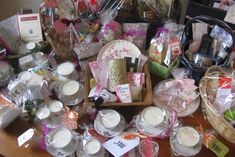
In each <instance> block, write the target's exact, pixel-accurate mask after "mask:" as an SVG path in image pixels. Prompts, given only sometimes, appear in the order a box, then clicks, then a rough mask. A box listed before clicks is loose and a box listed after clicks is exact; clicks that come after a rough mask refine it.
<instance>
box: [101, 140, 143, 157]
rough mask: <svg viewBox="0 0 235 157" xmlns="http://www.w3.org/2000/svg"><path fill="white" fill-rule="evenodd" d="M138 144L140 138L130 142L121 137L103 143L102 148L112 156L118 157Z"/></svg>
mask: <svg viewBox="0 0 235 157" xmlns="http://www.w3.org/2000/svg"><path fill="white" fill-rule="evenodd" d="M139 143H140V138H139V137H136V138H135V139H132V140H125V139H123V138H122V137H121V136H116V137H114V138H112V139H111V140H109V141H107V142H105V143H104V144H103V146H104V147H105V149H107V150H108V151H109V152H110V153H111V154H112V155H113V156H115V157H120V156H122V155H124V154H126V153H127V152H129V151H130V150H132V149H133V148H135V147H136V146H138V145H139Z"/></svg>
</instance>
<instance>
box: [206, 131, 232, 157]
mask: <svg viewBox="0 0 235 157" xmlns="http://www.w3.org/2000/svg"><path fill="white" fill-rule="evenodd" d="M210 136H211V140H210V141H209V143H208V148H209V149H210V150H212V151H213V152H214V153H215V154H216V155H217V156H218V157H224V156H225V155H226V154H227V153H228V152H229V148H228V147H227V146H226V145H224V144H223V143H222V142H220V141H219V140H218V139H217V138H216V137H214V136H213V135H210Z"/></svg>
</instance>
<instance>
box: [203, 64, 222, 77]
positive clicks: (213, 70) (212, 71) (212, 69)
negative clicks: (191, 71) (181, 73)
mask: <svg viewBox="0 0 235 157" xmlns="http://www.w3.org/2000/svg"><path fill="white" fill-rule="evenodd" d="M216 74H221V75H225V74H226V72H225V71H224V70H223V68H221V67H220V66H212V67H209V68H208V69H207V71H206V73H205V76H215V75H216Z"/></svg>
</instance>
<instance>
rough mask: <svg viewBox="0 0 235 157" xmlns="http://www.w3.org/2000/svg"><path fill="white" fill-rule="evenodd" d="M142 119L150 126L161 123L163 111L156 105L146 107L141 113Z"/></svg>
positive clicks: (163, 115) (163, 116)
mask: <svg viewBox="0 0 235 157" xmlns="http://www.w3.org/2000/svg"><path fill="white" fill-rule="evenodd" d="M141 116H142V118H143V120H144V121H145V122H146V123H147V124H148V125H150V126H152V127H155V126H157V125H159V124H161V123H162V122H163V120H164V118H165V112H164V111H163V110H162V109H160V108H158V107H148V108H146V109H144V111H143V112H142V114H141Z"/></svg>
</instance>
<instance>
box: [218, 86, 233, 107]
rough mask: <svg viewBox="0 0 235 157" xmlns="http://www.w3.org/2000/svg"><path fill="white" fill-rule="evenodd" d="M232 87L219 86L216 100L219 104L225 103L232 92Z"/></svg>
mask: <svg viewBox="0 0 235 157" xmlns="http://www.w3.org/2000/svg"><path fill="white" fill-rule="evenodd" d="M231 91H232V90H231V88H218V90H217V95H216V100H217V102H218V103H219V104H221V105H223V104H224V102H225V100H226V98H227V97H228V96H229V95H230V94H231Z"/></svg>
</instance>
